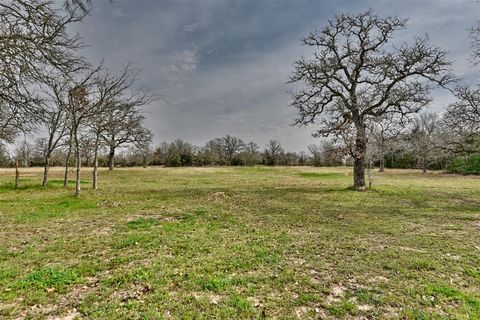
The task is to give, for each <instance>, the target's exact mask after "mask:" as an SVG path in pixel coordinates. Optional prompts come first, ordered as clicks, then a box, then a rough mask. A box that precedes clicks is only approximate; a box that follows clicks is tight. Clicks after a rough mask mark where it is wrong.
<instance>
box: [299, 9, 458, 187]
mask: <svg viewBox="0 0 480 320" xmlns="http://www.w3.org/2000/svg"><path fill="white" fill-rule="evenodd" d="M405 26H406V19H401V18H396V17H386V18H380V17H378V16H377V15H375V14H374V13H373V12H372V11H366V12H362V13H359V14H356V15H352V14H343V15H339V16H336V17H335V18H334V19H333V20H330V21H329V22H328V23H327V25H326V27H324V28H323V29H322V30H321V31H318V32H313V33H311V34H309V35H308V36H307V37H306V38H305V39H303V44H304V45H307V46H310V47H312V48H314V54H313V57H312V58H311V59H305V58H301V59H300V60H298V61H296V62H295V72H294V73H293V74H292V75H291V77H290V82H292V83H293V82H298V83H301V84H303V86H300V87H299V88H298V89H297V90H296V91H294V92H293V94H292V97H293V102H292V105H293V107H295V108H296V109H297V112H298V117H297V119H296V120H295V122H294V123H295V124H296V125H300V126H304V125H309V124H315V123H318V124H320V129H319V130H318V131H317V132H316V134H315V135H316V136H329V135H336V134H338V133H339V132H342V131H344V130H346V129H348V127H350V126H352V127H353V130H354V133H355V138H354V140H355V149H354V150H353V158H354V186H355V187H356V188H357V190H364V189H365V154H366V151H367V135H368V132H367V130H368V128H367V123H368V121H369V120H370V119H372V118H377V117H380V116H382V115H384V114H387V113H398V114H400V115H406V114H409V113H415V112H418V111H419V110H420V109H421V108H423V107H424V106H426V105H427V104H428V103H429V101H430V98H429V96H428V94H429V90H430V88H431V84H438V85H441V86H444V85H446V84H448V83H449V82H451V81H452V79H453V76H452V74H451V72H450V66H451V63H450V62H449V61H448V60H447V59H446V53H445V51H443V50H441V49H440V48H439V47H436V46H432V45H431V44H430V42H429V39H428V36H425V37H417V38H415V39H414V41H413V44H411V45H408V44H406V43H403V44H400V45H398V46H393V45H392V46H387V43H388V44H389V43H390V40H391V39H392V38H393V35H394V33H395V32H396V31H398V30H402V29H404V28H405ZM321 116H323V118H321Z"/></svg>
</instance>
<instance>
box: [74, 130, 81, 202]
mask: <svg viewBox="0 0 480 320" xmlns="http://www.w3.org/2000/svg"><path fill="white" fill-rule="evenodd" d="M74 139H75V164H76V167H77V170H76V176H75V197H79V196H80V168H81V166H82V163H81V160H82V158H81V155H80V143H79V141H78V134H77V130H76V129H75V132H74Z"/></svg>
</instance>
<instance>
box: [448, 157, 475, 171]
mask: <svg viewBox="0 0 480 320" xmlns="http://www.w3.org/2000/svg"><path fill="white" fill-rule="evenodd" d="M447 172H450V173H459V174H480V154H474V155H471V156H470V157H469V158H468V159H467V161H465V158H463V157H458V158H455V159H454V160H452V162H450V163H449V164H448V165H447Z"/></svg>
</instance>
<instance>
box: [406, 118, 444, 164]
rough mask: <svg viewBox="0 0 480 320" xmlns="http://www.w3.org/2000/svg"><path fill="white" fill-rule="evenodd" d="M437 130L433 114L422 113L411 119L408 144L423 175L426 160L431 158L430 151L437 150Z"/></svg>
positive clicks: (436, 121) (436, 120)
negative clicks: (411, 124)
mask: <svg viewBox="0 0 480 320" xmlns="http://www.w3.org/2000/svg"><path fill="white" fill-rule="evenodd" d="M437 129H438V116H437V115H436V114H434V113H422V114H420V115H419V117H417V118H415V119H413V126H412V128H411V131H410V134H409V142H410V145H411V147H412V151H413V153H414V154H415V156H416V157H417V159H418V161H419V163H420V166H421V168H422V171H423V173H426V172H427V165H428V160H429V159H430V157H431V156H432V151H433V150H435V148H437V143H436V133H437Z"/></svg>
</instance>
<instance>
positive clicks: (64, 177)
mask: <svg viewBox="0 0 480 320" xmlns="http://www.w3.org/2000/svg"><path fill="white" fill-rule="evenodd" d="M72 135H73V132H70V138H69V139H68V151H67V157H66V159H65V174H64V176H63V187H65V188H66V187H67V184H68V162H69V161H70V156H71V155H72Z"/></svg>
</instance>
